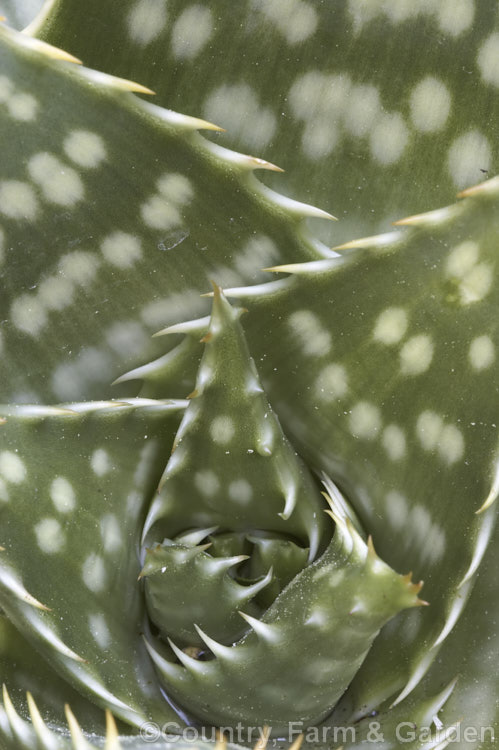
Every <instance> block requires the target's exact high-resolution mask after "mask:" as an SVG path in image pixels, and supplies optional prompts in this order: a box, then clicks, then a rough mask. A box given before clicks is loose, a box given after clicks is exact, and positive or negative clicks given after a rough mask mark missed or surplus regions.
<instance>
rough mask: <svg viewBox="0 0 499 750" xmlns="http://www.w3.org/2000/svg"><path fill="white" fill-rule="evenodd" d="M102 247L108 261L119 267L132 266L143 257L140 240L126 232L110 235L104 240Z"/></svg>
mask: <svg viewBox="0 0 499 750" xmlns="http://www.w3.org/2000/svg"><path fill="white" fill-rule="evenodd" d="M100 249H101V252H102V255H103V256H104V258H105V259H106V260H107V262H108V263H110V264H111V265H112V266H117V267H118V268H131V266H133V264H134V263H136V262H137V261H138V260H140V258H141V257H142V248H141V244H140V240H139V239H138V237H134V235H133V234H127V233H126V232H113V233H112V234H110V235H108V237H106V238H105V239H104V240H103V241H102V243H101V246H100Z"/></svg>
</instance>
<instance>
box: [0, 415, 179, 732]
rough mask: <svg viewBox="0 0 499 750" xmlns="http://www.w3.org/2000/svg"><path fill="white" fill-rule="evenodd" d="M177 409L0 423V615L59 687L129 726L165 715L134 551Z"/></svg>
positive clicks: (23, 418)
mask: <svg viewBox="0 0 499 750" xmlns="http://www.w3.org/2000/svg"><path fill="white" fill-rule="evenodd" d="M184 407H185V402H164V403H161V402H147V401H140V400H139V401H135V402H133V401H131V402H129V403H128V404H127V403H124V404H120V403H117V402H114V403H113V402H110V403H102V404H92V405H85V404H71V405H70V406H69V407H62V408H55V407H54V408H49V407H38V408H37V407H4V408H2V410H1V412H0V413H1V416H2V420H1V421H2V424H1V425H0V429H1V443H0V477H1V481H0V490H1V499H2V503H1V506H0V518H1V542H2V548H3V550H2V551H1V552H0V605H1V606H2V607H3V609H4V610H5V612H6V614H7V616H8V617H9V619H11V620H12V622H13V623H14V624H15V625H16V626H17V628H18V629H19V630H20V632H21V633H23V634H24V635H25V636H26V638H28V640H30V641H31V642H32V643H33V644H34V645H35V646H36V648H37V649H38V650H39V651H40V652H41V653H42V654H43V655H44V656H45V657H46V658H47V659H48V660H49V661H50V663H51V665H52V666H53V667H54V668H55V669H56V670H57V671H58V672H59V673H60V674H61V675H63V676H64V678H65V679H67V680H68V681H69V682H70V683H72V684H73V685H75V686H76V687H77V689H78V690H79V691H81V692H82V693H84V694H87V695H89V696H92V700H94V701H95V702H96V703H97V704H100V705H101V706H104V707H109V708H111V709H112V710H113V712H114V713H115V714H116V715H117V716H119V717H121V718H123V719H124V720H125V721H127V722H130V723H132V724H137V725H138V724H140V723H141V721H144V720H145V718H149V719H150V718H152V717H153V716H155V715H156V716H165V717H166V716H168V706H167V705H166V704H164V701H163V699H162V698H161V696H160V694H159V691H158V689H157V687H156V681H155V679H154V675H153V673H152V671H151V666H150V664H149V660H148V658H147V655H146V654H145V652H144V648H143V645H142V638H141V632H142V629H143V626H144V622H143V618H144V611H143V603H142V595H141V592H140V586H139V583H138V581H137V578H138V574H139V572H140V560H139V558H138V544H139V541H140V526H141V519H143V516H144V513H145V510H146V508H147V505H148V503H149V502H150V498H151V496H152V494H153V493H154V491H155V489H156V486H157V483H158V480H159V477H160V476H161V472H162V470H163V466H164V460H165V455H167V454H168V453H169V450H170V446H171V443H172V440H173V434H174V431H175V428H176V426H177V424H178V420H179V417H180V414H181V412H182V410H183V408H184ZM33 504H35V507H36V513H33Z"/></svg>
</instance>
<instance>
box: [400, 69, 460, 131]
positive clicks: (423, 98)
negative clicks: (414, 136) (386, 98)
mask: <svg viewBox="0 0 499 750" xmlns="http://www.w3.org/2000/svg"><path fill="white" fill-rule="evenodd" d="M409 104H410V108H411V119H412V121H413V123H414V126H415V127H416V128H417V130H419V131H421V132H422V133H435V132H437V131H438V130H442V128H443V127H444V125H445V123H446V122H447V119H448V117H449V113H450V106H451V95H450V93H449V90H448V88H447V86H445V84H443V83H442V81H439V80H438V79H437V78H434V77H433V76H427V77H426V78H423V80H422V81H420V82H419V83H418V84H417V85H416V86H415V87H414V88H413V90H412V93H411V97H410V100H409Z"/></svg>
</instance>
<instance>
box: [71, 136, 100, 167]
mask: <svg viewBox="0 0 499 750" xmlns="http://www.w3.org/2000/svg"><path fill="white" fill-rule="evenodd" d="M63 147H64V151H65V152H66V155H67V156H68V157H69V158H70V159H71V161H73V162H74V163H75V164H78V165H79V166H80V167H84V168H85V169H94V168H95V167H98V166H99V164H101V163H102V162H103V161H104V159H105V158H106V147H105V145H104V141H103V140H102V138H101V137H100V135H97V133H92V132H90V131H89V130H73V131H71V133H70V134H69V135H68V136H67V138H66V139H65V141H64V146H63Z"/></svg>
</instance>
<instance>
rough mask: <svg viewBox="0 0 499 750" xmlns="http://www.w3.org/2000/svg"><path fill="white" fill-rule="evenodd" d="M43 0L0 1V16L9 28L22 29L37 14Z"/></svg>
mask: <svg viewBox="0 0 499 750" xmlns="http://www.w3.org/2000/svg"><path fill="white" fill-rule="evenodd" d="M42 5H43V0H21V1H19V0H1V1H0V15H2V16H5V18H6V19H7V22H8V24H9V26H11V27H12V28H13V29H22V28H24V27H25V26H27V25H28V24H29V23H30V21H32V20H33V19H34V18H35V16H36V15H37V14H38V13H39V11H40V9H41V7H42Z"/></svg>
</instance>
